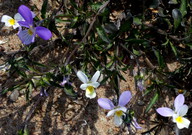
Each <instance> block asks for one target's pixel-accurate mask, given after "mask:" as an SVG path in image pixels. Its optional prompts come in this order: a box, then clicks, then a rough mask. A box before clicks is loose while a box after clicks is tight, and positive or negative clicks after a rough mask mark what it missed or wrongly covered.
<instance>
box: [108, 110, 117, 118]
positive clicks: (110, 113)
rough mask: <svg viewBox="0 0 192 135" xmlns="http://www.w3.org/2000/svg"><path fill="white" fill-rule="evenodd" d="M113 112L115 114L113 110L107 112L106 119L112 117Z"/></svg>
mask: <svg viewBox="0 0 192 135" xmlns="http://www.w3.org/2000/svg"><path fill="white" fill-rule="evenodd" d="M115 112H116V110H115V109H113V110H111V111H109V112H108V113H107V117H109V116H112V115H113V114H114V113H115Z"/></svg>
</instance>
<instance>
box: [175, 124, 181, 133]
mask: <svg viewBox="0 0 192 135" xmlns="http://www.w3.org/2000/svg"><path fill="white" fill-rule="evenodd" d="M179 132H180V130H179V128H178V127H177V125H176V124H175V135H179Z"/></svg>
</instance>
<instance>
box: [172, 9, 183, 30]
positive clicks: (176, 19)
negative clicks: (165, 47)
mask: <svg viewBox="0 0 192 135" xmlns="http://www.w3.org/2000/svg"><path fill="white" fill-rule="evenodd" d="M172 16H173V19H174V29H175V30H176V29H177V28H178V26H179V25H180V24H181V21H182V13H181V12H180V10H178V9H173V10H172Z"/></svg>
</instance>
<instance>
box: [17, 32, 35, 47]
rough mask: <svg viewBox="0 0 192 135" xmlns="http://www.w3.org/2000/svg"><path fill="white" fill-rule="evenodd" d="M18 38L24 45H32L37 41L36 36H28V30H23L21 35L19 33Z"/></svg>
mask: <svg viewBox="0 0 192 135" xmlns="http://www.w3.org/2000/svg"><path fill="white" fill-rule="evenodd" d="M18 36H19V38H20V40H21V41H22V43H23V44H26V45H28V44H30V43H32V42H34V40H35V36H34V35H29V34H28V29H26V30H23V31H22V30H21V31H20V32H19V33H18Z"/></svg>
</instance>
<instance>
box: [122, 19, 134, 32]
mask: <svg viewBox="0 0 192 135" xmlns="http://www.w3.org/2000/svg"><path fill="white" fill-rule="evenodd" d="M132 23H133V19H132V18H129V19H127V20H126V21H125V22H124V23H123V24H122V25H121V26H120V29H119V32H121V33H122V32H126V31H128V30H130V28H131V24H132Z"/></svg>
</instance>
